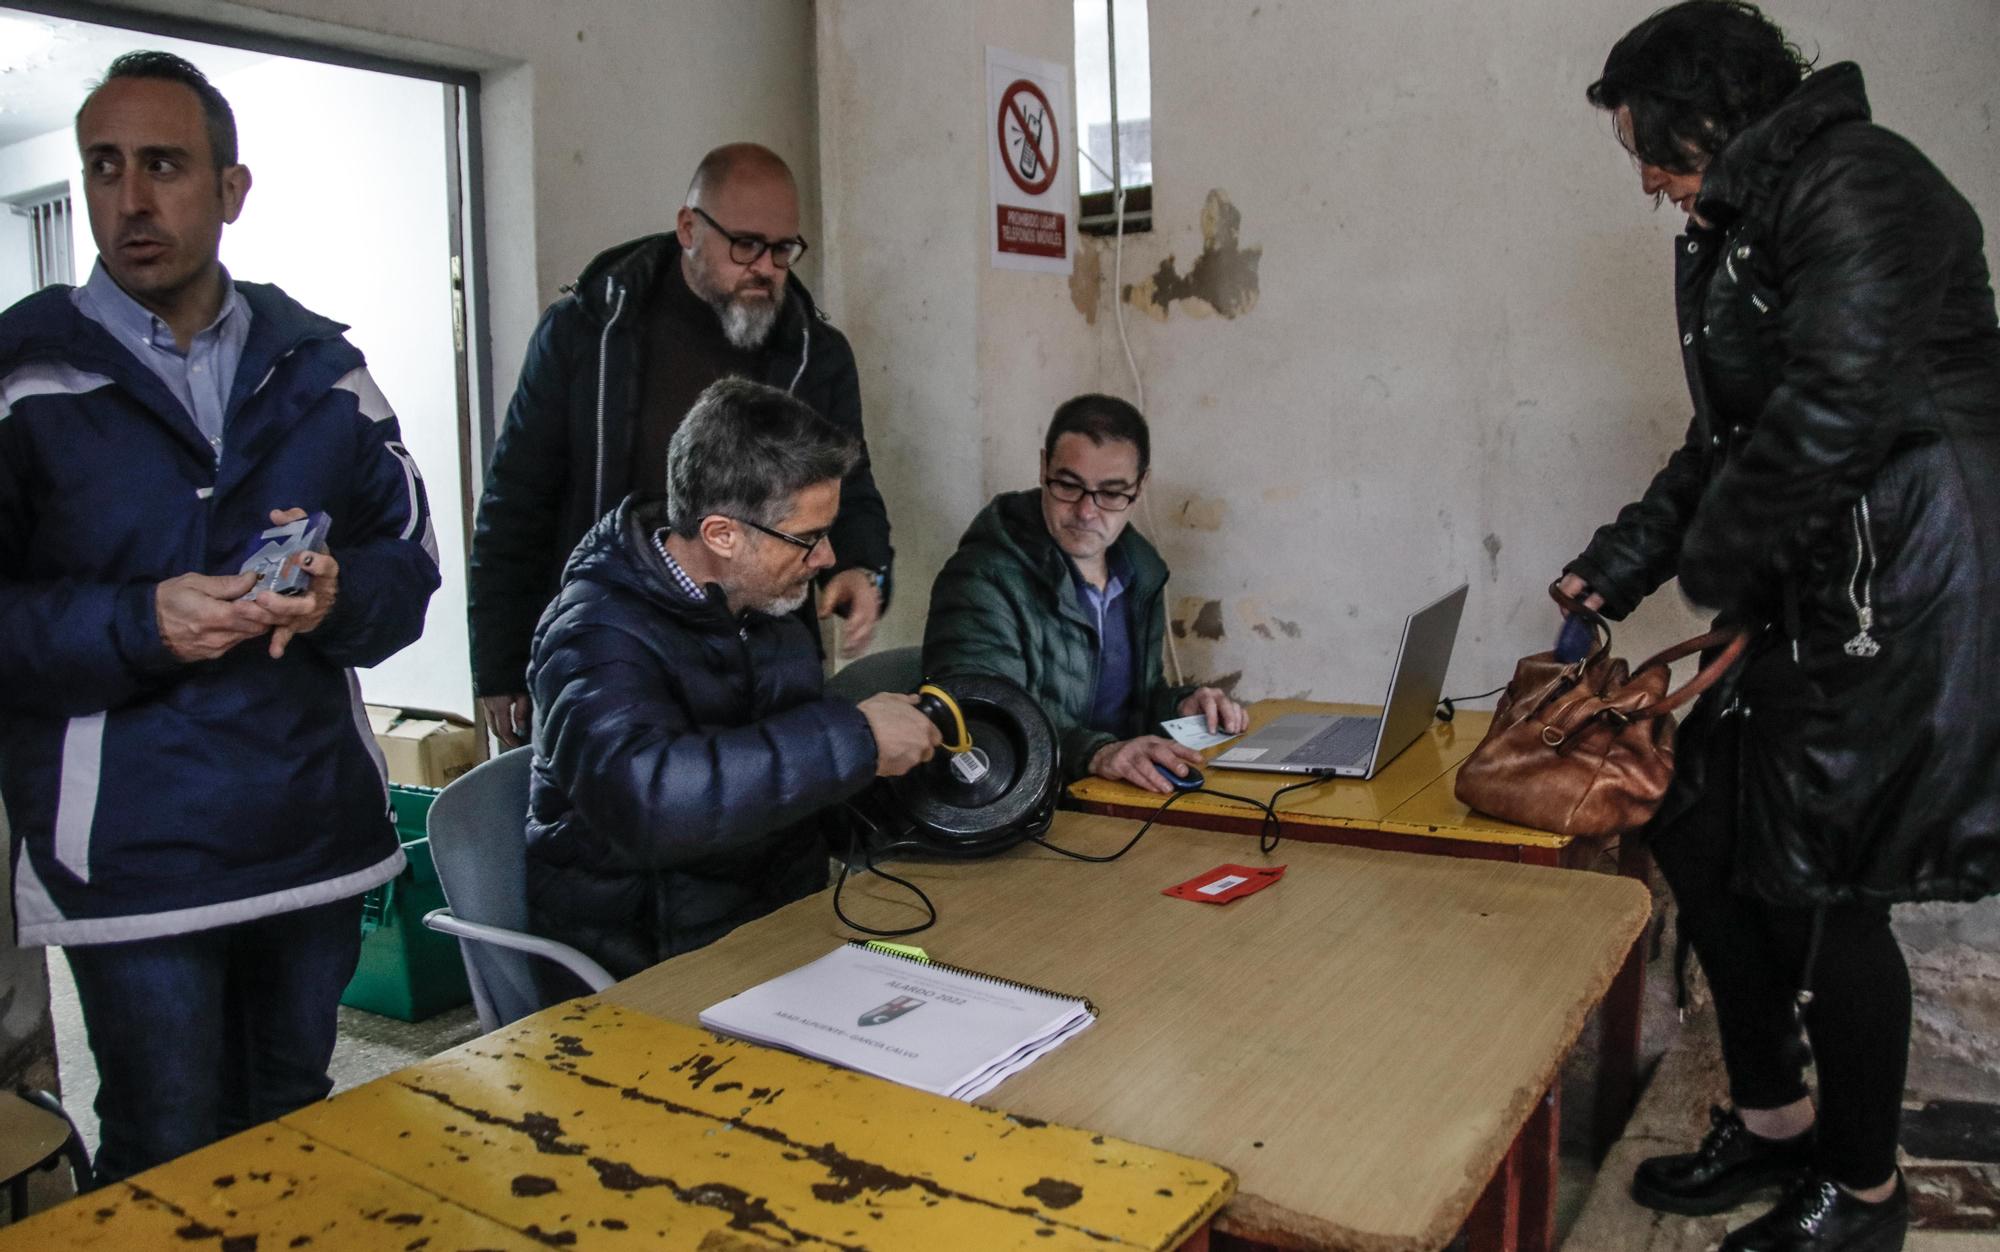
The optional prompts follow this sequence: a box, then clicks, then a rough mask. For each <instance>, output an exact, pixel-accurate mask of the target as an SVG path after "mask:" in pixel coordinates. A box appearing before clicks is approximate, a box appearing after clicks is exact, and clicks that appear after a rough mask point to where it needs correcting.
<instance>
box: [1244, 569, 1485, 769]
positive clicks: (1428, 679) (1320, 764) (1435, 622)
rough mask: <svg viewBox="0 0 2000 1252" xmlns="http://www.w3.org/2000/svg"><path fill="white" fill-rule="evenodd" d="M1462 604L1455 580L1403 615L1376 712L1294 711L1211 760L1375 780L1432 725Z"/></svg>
mask: <svg viewBox="0 0 2000 1252" xmlns="http://www.w3.org/2000/svg"><path fill="white" fill-rule="evenodd" d="M1464 610H1465V584H1464V583H1460V584H1459V585H1458V587H1457V588H1456V589H1455V590H1452V591H1448V592H1446V593H1445V594H1444V595H1442V596H1440V597H1438V598H1437V599H1436V600H1434V601H1432V602H1431V603H1429V604H1427V605H1425V606H1424V607H1423V608H1420V609H1418V610H1417V611H1416V612H1414V613H1412V614H1410V615H1409V616H1408V617H1406V618H1404V619H1403V642H1402V644H1401V646H1399V647H1398V648H1397V649H1396V664H1395V667H1394V668H1393V669H1391V670H1390V671H1389V694H1388V697H1387V698H1386V699H1385V700H1384V701H1383V702H1382V714H1381V715H1380V716H1378V717H1368V716H1365V715H1363V716H1357V715H1354V714H1345V713H1343V714H1329V713H1295V714H1293V715H1291V716H1289V717H1281V718H1279V719H1278V720H1277V721H1275V722H1272V723H1271V724H1270V725H1269V726H1266V727H1264V728H1263V729H1262V730H1259V731H1257V732H1255V733H1254V734H1252V735H1250V736H1248V737H1247V738H1245V739H1244V740H1243V741H1242V742H1241V743H1239V744H1237V745H1236V746H1235V747H1233V748H1230V749H1229V750H1228V751H1226V752H1223V753H1222V754H1220V755H1219V756H1217V757H1216V758H1215V759H1214V760H1213V761H1211V762H1209V763H1210V764H1211V765H1215V766H1220V767H1222V768H1224V769H1247V770H1263V771H1267V772H1270V773H1276V774H1332V775H1336V776H1338V777H1341V778H1373V777H1374V776H1375V771H1377V770H1379V769H1381V768H1382V767H1383V766H1384V765H1387V764H1388V763H1389V762H1390V761H1393V760H1395V759H1396V756H1397V754H1398V753H1400V752H1401V751H1402V750H1403V749H1404V748H1407V747H1409V746H1410V745H1411V744H1413V743H1415V742H1416V741H1417V736H1418V735H1421V734H1423V733H1424V728H1425V727H1426V726H1429V725H1430V724H1431V717H1432V715H1433V714H1434V713H1435V712H1436V710H1437V704H1438V696H1439V695H1440V694H1441V693H1442V692H1443V691H1444V672H1445V670H1447V669H1449V668H1450V667H1451V649H1452V645H1453V644H1454V643H1456V642H1457V640H1458V619H1459V615H1460V614H1461V613H1463V612H1464Z"/></svg>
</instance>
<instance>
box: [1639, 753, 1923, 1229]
mask: <svg viewBox="0 0 2000 1252" xmlns="http://www.w3.org/2000/svg"><path fill="white" fill-rule="evenodd" d="M1733 806H1734V798H1733V797H1732V796H1730V795H1729V794H1728V792H1727V789H1726V788H1710V789H1709V791H1708V793H1707V794H1705V795H1704V796H1703V797H1702V798H1701V799H1700V800H1698V801H1697V802H1696V803H1695V805H1694V807H1693V808H1692V809H1690V810H1689V811H1688V812H1687V813H1685V814H1684V815H1682V816H1681V817H1680V818H1678V819H1677V820H1676V821H1675V822H1673V824H1672V825H1671V826H1670V827H1669V828H1667V829H1665V830H1663V831H1660V832H1659V833H1657V834H1655V835H1654V837H1653V838H1652V840H1651V844H1650V846H1651V848H1652V852H1653V859H1654V861H1655V862H1657V863H1658V865H1659V867H1660V872H1661V874H1662V875H1663V876H1664V877H1665V878H1666V880H1667V885H1668V886H1669V887H1671V888H1672V889H1673V893H1674V902H1675V904H1676V906H1677V907H1678V910H1679V924H1680V927H1681V933H1682V934H1683V935H1685V936H1686V937H1687V938H1688V940H1689V941H1690V942H1691V944H1692V945H1693V948H1694V952H1695V955H1696V956H1697V957H1699V958H1700V959H1701V967H1702V969H1703V971H1704V972H1706V973H1707V975H1708V984H1709V988H1710V990H1711V991H1713V992H1714V994H1715V1015H1716V1019H1717V1023H1718V1024H1719V1026H1720V1028H1721V1032H1722V1059H1723V1064H1724V1065H1725V1066H1726V1067H1727V1069H1728V1071H1729V1093H1730V1098H1731V1099H1732V1100H1734V1101H1735V1103H1736V1106H1737V1107H1738V1108H1752V1109H1768V1108H1777V1107H1779V1106H1781V1105H1785V1104H1790V1103H1791V1102H1793V1101H1794V1100H1797V1099H1800V1098H1801V1097H1803V1096H1805V1095H1806V1094H1807V1089H1806V1083H1805V1066H1806V1063H1807V1061H1808V1060H1809V1059H1810V1060H1811V1061H1812V1062H1813V1063H1814V1064H1815V1065H1816V1067H1817V1071H1818V1080H1819V1082H1818V1086H1819V1091H1818V1096H1817V1101H1816V1103H1817V1106H1818V1116H1819V1139H1818V1148H1817V1159H1816V1162H1815V1164H1816V1165H1817V1167H1818V1168H1819V1170H1820V1171H1821V1172H1822V1173H1823V1174H1825V1175H1827V1176H1828V1177H1831V1178H1832V1179H1834V1181H1836V1182H1840V1183H1844V1184H1846V1185H1847V1186H1849V1187H1853V1188H1857V1189H1859V1188H1866V1187H1872V1186H1875V1185H1876V1184H1878V1183H1881V1182H1883V1181H1885V1180H1886V1179H1888V1178H1889V1177H1890V1176H1891V1174H1892V1173H1893V1171H1894V1170H1895V1167H1896V1133H1897V1125H1898V1122H1899V1120H1900V1118H1901V1116H1902V1107H1903V1078H1904V1074H1905V1071H1906V1070H1907V1069H1908V1065H1909V1054H1910V971H1909V967H1908V966H1907V965H1905V964H1904V961H1903V952H1902V949H1901V948H1900V947H1898V946H1897V943H1896V936H1895V933H1894V932H1893V931H1891V930H1890V929H1889V908H1888V906H1887V905H1885V904H1845V905H1833V906H1829V907H1828V908H1827V909H1826V910H1825V917H1824V919H1823V920H1822V923H1821V927H1822V928H1821V934H1820V941H1819V949H1818V955H1817V957H1816V959H1815V960H1814V961H1813V966H1812V975H1811V984H1810V990H1811V991H1812V993H1813V996H1812V1001H1811V1003H1810V1004H1809V1005H1807V1006H1806V1008H1805V1009H1804V1010H1803V1012H1802V1013H1801V1012H1799V1011H1798V1010H1797V1009H1796V1007H1795V1006H1796V1004H1797V999H1796V997H1797V994H1798V991H1799V987H1800V979H1801V978H1802V977H1803V976H1804V975H1805V971H1806V955H1807V949H1808V947H1809V946H1810V945H1811V937H1812V928H1813V910H1812V909H1811V908H1791V907H1786V906H1782V905H1777V904H1772V903H1770V902H1768V901H1766V900H1763V899H1760V898H1757V897H1753V896H1748V895H1742V894H1738V893H1737V892H1735V891H1732V890H1731V889H1730V874H1731V868H1732V862H1733V859H1734V857H1733V853H1734V842H1735V838H1736V832H1735V822H1734V821H1733V820H1732V816H1731V810H1732V809H1733ZM1801 1020H1803V1024H1804V1027H1805V1040H1810V1043H1811V1050H1810V1053H1808V1051H1807V1048H1806V1046H1805V1040H1802V1039H1801V1038H1800V1030H1799V1027H1800V1024H1801Z"/></svg>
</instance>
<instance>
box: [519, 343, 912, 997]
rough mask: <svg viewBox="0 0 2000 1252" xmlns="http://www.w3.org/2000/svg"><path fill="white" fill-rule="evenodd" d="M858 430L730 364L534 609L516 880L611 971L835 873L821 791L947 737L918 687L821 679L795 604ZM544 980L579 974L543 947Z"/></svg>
mask: <svg viewBox="0 0 2000 1252" xmlns="http://www.w3.org/2000/svg"><path fill="white" fill-rule="evenodd" d="M857 455H858V450H857V448H856V445H855V440H854V439H853V438H852V436H850V435H847V434H846V433H845V432H843V431H841V430H839V429H838V428H836V427H835V426H833V425H832V424H831V423H829V422H827V421H825V420H823V419H822V418H820V417H819V416H818V415H816V414H815V413H814V412H813V411H812V410H811V409H810V408H808V407H807V406H806V405H805V404H804V403H803V402H801V401H799V400H795V399H793V398H792V397H791V396H788V395H786V394H785V393H784V392H782V391H779V390H777V389H776V388H773V387H767V386H764V385H762V384H760V383H753V382H748V381H746V380H743V379H737V378H731V379H724V380H723V381H721V382H718V383H715V384H713V385H712V386H710V387H709V389H708V390H707V391H705V392H703V393H702V396H701V398H700V399H699V400H698V401H696V403H695V405H694V407H693V408H692V409H691V410H690V411H689V412H688V414H687V417H686V418H685V419H684V420H683V421H681V422H680V424H679V429H677V430H676V431H675V432H674V437H673V442H672V444H671V445H670V447H669V450H668V452H667V473H666V482H667V494H666V495H665V496H664V497H662V496H660V495H658V494H656V493H649V494H641V495H634V496H631V497H629V498H628V499H626V500H625V502H624V503H622V504H620V505H619V506H618V507H617V508H616V509H614V510H612V512H611V513H609V514H608V515H607V516H606V517H605V518H604V519H603V520H602V521H600V522H599V523H598V524H597V526H596V527H595V528H593V529H592V530H591V532H590V533H589V534H588V535H586V536H584V539H583V542H582V543H580V544H579V545H577V549H576V552H575V554H574V555H573V556H571V557H570V561H569V565H568V568H566V569H565V570H564V571H563V587H562V591H561V592H560V593H558V595H557V596H556V599H555V601H554V603H552V604H550V605H549V609H548V612H547V613H545V614H543V615H542V621H541V625H540V626H539V627H537V628H536V630H535V642H534V658H533V660H532V661H531V662H530V664H529V669H528V682H529V685H530V686H529V689H530V690H531V691H532V692H533V693H534V698H535V726H534V740H535V765H534V781H533V783H532V786H531V790H530V796H529V813H528V904H529V913H530V916H531V919H532V922H533V925H534V928H535V930H536V932H537V933H539V934H545V935H548V936H550V937H551V938H555V939H560V940H562V941H563V942H565V943H568V944H570V945H572V946H574V947H577V948H580V949H582V950H583V951H584V952H587V953H589V954H590V955H591V956H592V957H593V958H595V959H596V960H597V962H598V963H599V964H601V965H603V966H604V967H605V968H606V969H607V970H609V971H610V972H611V973H613V974H616V975H618V976H620V977H624V976H626V975H629V974H634V973H637V972H638V971H640V970H642V969H644V968H646V967H647V966H648V965H651V964H653V963H655V962H657V961H662V960H665V959H666V958H667V957H670V956H674V955H676V954H678V953H681V952H686V951H689V950H691V949H693V948H698V947H701V946H702V945H703V944H706V943H710V942H712V941H714V940H716V939H719V938H721V937H722V936H723V935H725V934H727V933H728V932H729V931H731V930H733V929H735V928H736V927H737V926H740V925H742V924H743V923H744V922H747V921H751V920H752V919H754V918H758V917H761V916H763V915H764V914H766V913H769V912H771V911H772V910H773V909H776V908H778V907H780V906H781V905H784V904H787V903H789V902H791V901H793V900H796V899H798V898H799V897H801V896H804V895H807V894H809V893H811V892H813V891H817V890H818V889H819V888H821V887H823V886H825V885H826V870H827V843H826V840H825V838H824V837H823V833H822V831H821V829H820V827H819V825H818V823H817V822H816V821H815V820H814V818H815V815H816V814H817V813H818V812H819V811H820V810H822V809H825V808H827V807H829V806H831V805H835V804H838V803H839V802H840V801H841V800H844V799H846V798H848V797H849V796H852V795H853V794H854V793H855V792H857V791H860V790H861V789H862V788H863V787H865V786H867V785H868V783H869V782H870V781H871V780H873V779H874V778H876V777H877V776H881V775H897V774H902V773H905V772H907V771H909V770H911V769H913V768H915V767H916V766H917V765H918V764H919V763H920V762H922V761H926V760H929V759H930V757H931V754H932V752H933V750H934V749H936V747H937V746H938V744H939V743H940V742H941V740H940V737H939V734H938V730H937V727H935V726H933V725H932V724H931V723H930V720H929V719H928V718H926V717H925V716H924V715H923V714H921V713H919V712H917V710H916V698H915V697H914V696H910V695H903V694H893V693H891V694H883V695H877V696H871V697H870V698H868V699H867V700H864V701H862V702H861V703H860V705H859V706H858V707H857V706H856V705H855V704H853V703H852V702H850V701H847V700H842V699H838V698H835V697H830V696H827V695H825V694H824V693H823V692H822V691H821V688H820V658H819V650H818V647H817V646H816V644H815V642H814V640H813V638H812V634H811V632H810V631H809V630H808V629H807V627H806V625H805V623H804V622H802V621H800V620H799V618H798V617H797V616H795V613H796V610H797V609H798V607H799V606H800V605H801V604H803V603H804V602H805V600H806V597H807V595H808V594H809V590H810V587H811V584H812V581H813V579H814V578H815V577H816V576H818V575H819V574H820V573H822V572H823V571H825V570H826V569H828V568H829V567H831V566H832V565H833V564H834V562H835V561H837V560H838V559H839V553H838V551H837V550H836V549H835V547H834V541H833V539H832V537H831V536H832V535H833V533H834V518H835V516H836V514H837V513H838V511H839V509H840V502H841V480H842V478H843V477H845V476H846V474H847V473H848V471H849V470H851V469H852V468H853V466H854V461H855V457H856V456H857ZM543 976H544V979H545V981H544V984H543V987H544V991H545V992H546V993H547V994H548V995H549V998H550V999H559V998H561V997H562V996H563V995H566V994H577V993H579V992H581V991H582V990H583V988H582V987H581V985H572V984H574V980H573V979H570V978H569V977H568V976H567V975H566V974H563V973H562V971H560V970H556V969H554V967H549V969H548V970H546V971H544V974H543Z"/></svg>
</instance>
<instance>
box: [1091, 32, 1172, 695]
mask: <svg viewBox="0 0 2000 1252" xmlns="http://www.w3.org/2000/svg"><path fill="white" fill-rule="evenodd" d="M1104 44H1105V55H1106V64H1107V67H1108V69H1109V70H1110V73H1109V74H1108V75H1106V77H1107V78H1108V79H1109V80H1110V83H1111V215H1112V241H1113V242H1112V245H1111V317H1112V320H1113V321H1114V322H1115V323H1116V324H1117V326H1118V345H1119V347H1121V348H1123V349H1124V350H1125V368H1126V369H1127V370H1129V371H1130V372H1131V374H1132V403H1134V404H1136V405H1138V406H1139V412H1141V413H1145V412H1146V411H1147V409H1146V380H1145V379H1144V378H1143V377H1142V376H1141V375H1140V373H1139V360H1138V358H1137V357H1135V356H1133V355H1132V337H1131V335H1130V334H1129V333H1128V332H1127V331H1126V329H1125V165H1124V160H1123V153H1121V152H1120V150H1119V133H1118V131H1119V125H1118V13H1117V0H1104ZM1091 164H1092V165H1097V162H1095V161H1092V162H1091ZM1097 169H1098V172H1099V173H1102V172H1103V170H1104V167H1103V166H1101V165H1097ZM1139 510H1140V512H1142V513H1144V514H1145V515H1146V529H1147V530H1149V531H1151V532H1152V533H1154V534H1156V535H1157V534H1159V533H1160V528H1159V525H1158V523H1157V522H1155V521H1154V519H1153V498H1152V493H1151V492H1143V493H1141V494H1140V496H1139ZM1169 578H1170V580H1171V575H1170V576H1169ZM1163 594H1164V593H1163ZM1166 645H1167V669H1168V671H1169V674H1168V677H1169V679H1170V680H1171V681H1172V683H1173V685H1174V686H1176V687H1178V686H1181V685H1182V684H1183V683H1185V682H1186V681H1187V678H1186V673H1185V671H1184V670H1182V669H1181V653H1180V649H1179V648H1178V647H1176V646H1175V645H1174V630H1173V625H1172V623H1168V625H1167V632H1166Z"/></svg>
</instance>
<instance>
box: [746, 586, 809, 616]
mask: <svg viewBox="0 0 2000 1252" xmlns="http://www.w3.org/2000/svg"><path fill="white" fill-rule="evenodd" d="M811 594H812V584H811V583H807V584H806V585H805V586H803V587H800V588H799V589H798V590H797V591H794V592H793V593H792V594H790V595H788V596H783V597H780V598H779V599H776V600H773V601H771V602H770V603H769V604H765V605H762V606H760V607H759V611H760V612H763V613H767V614H769V615H770V616H772V617H786V616H789V615H790V614H793V613H796V612H798V611H799V606H801V605H803V604H804V603H805V602H806V597H807V596H809V595H811Z"/></svg>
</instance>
